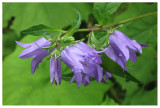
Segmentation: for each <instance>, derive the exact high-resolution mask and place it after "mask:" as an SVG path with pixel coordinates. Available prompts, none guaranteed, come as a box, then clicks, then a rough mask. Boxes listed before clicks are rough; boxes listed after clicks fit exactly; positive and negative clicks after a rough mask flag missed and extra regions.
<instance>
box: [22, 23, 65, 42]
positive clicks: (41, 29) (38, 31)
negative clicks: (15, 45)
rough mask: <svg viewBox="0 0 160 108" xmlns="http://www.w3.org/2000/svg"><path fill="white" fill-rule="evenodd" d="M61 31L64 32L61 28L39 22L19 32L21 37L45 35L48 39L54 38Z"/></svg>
mask: <svg viewBox="0 0 160 108" xmlns="http://www.w3.org/2000/svg"><path fill="white" fill-rule="evenodd" d="M61 32H62V33H64V32H65V31H63V30H61V29H55V28H51V27H48V26H45V25H43V24H39V25H36V26H33V27H30V28H28V29H26V30H23V31H21V32H20V34H21V36H22V37H23V36H26V35H33V36H45V37H46V38H47V39H48V40H50V39H53V38H55V39H56V38H57V37H58V36H59V33H61Z"/></svg>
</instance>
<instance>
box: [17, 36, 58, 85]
mask: <svg viewBox="0 0 160 108" xmlns="http://www.w3.org/2000/svg"><path fill="white" fill-rule="evenodd" d="M16 43H17V44H18V45H19V46H21V47H23V48H25V50H23V51H22V52H21V53H20V55H19V57H20V58H23V59H26V58H33V60H32V63H31V72H32V74H34V72H35V70H36V69H37V68H38V65H39V63H41V62H42V59H43V58H45V57H46V56H48V55H49V54H50V53H51V52H52V51H53V50H54V48H53V49H52V50H50V51H48V50H47V49H43V48H41V47H49V46H50V45H51V43H52V42H51V41H49V40H46V39H45V38H44V37H43V38H40V39H38V40H37V41H35V42H33V43H27V44H26V43H21V42H18V41H16ZM60 68H61V65H60V59H58V58H54V57H51V59H50V74H51V76H50V77H51V79H50V81H51V84H52V83H53V79H54V77H55V83H56V84H57V83H59V84H60V82H61V77H60V75H61V74H60V73H61V69H60Z"/></svg>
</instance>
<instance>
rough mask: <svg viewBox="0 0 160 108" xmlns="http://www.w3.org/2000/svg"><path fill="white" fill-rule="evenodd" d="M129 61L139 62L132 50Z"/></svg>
mask: <svg viewBox="0 0 160 108" xmlns="http://www.w3.org/2000/svg"><path fill="white" fill-rule="evenodd" d="M129 59H130V60H132V61H133V62H136V61H137V56H136V53H135V52H134V51H133V50H132V49H130V50H129Z"/></svg>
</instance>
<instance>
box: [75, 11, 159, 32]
mask: <svg viewBox="0 0 160 108" xmlns="http://www.w3.org/2000/svg"><path fill="white" fill-rule="evenodd" d="M156 14H157V11H156V12H150V13H147V14H143V15H140V16H136V17H133V18H129V19H126V20H123V21H120V22H117V23H113V24H108V25H106V26H104V27H105V28H106V29H107V28H110V27H115V26H118V25H120V24H125V23H128V22H130V21H134V20H136V19H140V18H144V17H147V16H151V15H156ZM101 29H103V28H102V27H97V28H90V29H78V30H77V31H76V32H90V31H98V30H101Z"/></svg>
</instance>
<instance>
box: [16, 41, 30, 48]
mask: <svg viewBox="0 0 160 108" xmlns="http://www.w3.org/2000/svg"><path fill="white" fill-rule="evenodd" d="M16 43H17V44H18V45H19V46H21V47H23V48H29V47H30V46H32V43H28V44H25V43H21V42H18V41H16Z"/></svg>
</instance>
